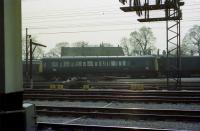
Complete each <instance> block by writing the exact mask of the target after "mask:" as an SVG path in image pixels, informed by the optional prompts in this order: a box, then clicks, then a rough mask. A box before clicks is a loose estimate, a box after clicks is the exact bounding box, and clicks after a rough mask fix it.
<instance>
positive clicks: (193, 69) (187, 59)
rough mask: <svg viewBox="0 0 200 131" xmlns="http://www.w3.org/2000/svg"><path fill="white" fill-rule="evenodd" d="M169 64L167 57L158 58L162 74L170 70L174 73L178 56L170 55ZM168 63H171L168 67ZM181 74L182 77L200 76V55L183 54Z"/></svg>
mask: <svg viewBox="0 0 200 131" xmlns="http://www.w3.org/2000/svg"><path fill="white" fill-rule="evenodd" d="M168 62H169V64H168V63H167V58H166V57H160V58H159V59H158V65H159V72H160V74H162V75H165V74H166V73H167V69H168V70H169V72H171V73H173V71H174V70H175V68H176V66H177V62H176V57H169V59H168ZM167 65H169V66H168V67H167ZM180 71H181V75H182V77H196V76H197V77H199V76H200V56H182V57H181V70H180Z"/></svg>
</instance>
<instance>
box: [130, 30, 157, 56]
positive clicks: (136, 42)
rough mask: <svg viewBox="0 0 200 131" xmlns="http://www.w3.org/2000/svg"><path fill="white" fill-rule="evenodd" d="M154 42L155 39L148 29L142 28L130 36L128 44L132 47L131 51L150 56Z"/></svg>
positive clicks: (153, 48)
mask: <svg viewBox="0 0 200 131" xmlns="http://www.w3.org/2000/svg"><path fill="white" fill-rule="evenodd" d="M155 40H156V38H155V37H154V35H153V32H152V30H151V28H149V27H142V28H140V29H139V31H134V32H132V33H131V34H130V42H131V43H130V44H131V45H132V46H133V51H135V52H136V53H138V52H140V55H148V54H151V52H152V51H153V50H155V46H154V43H155Z"/></svg>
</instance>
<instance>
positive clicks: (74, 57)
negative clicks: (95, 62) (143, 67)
mask: <svg viewBox="0 0 200 131" xmlns="http://www.w3.org/2000/svg"><path fill="white" fill-rule="evenodd" d="M117 58H121V59H129V58H136V59H137V58H140V59H141V58H144V59H145V58H156V56H65V57H57V58H43V59H46V60H47V59H48V60H56V59H117Z"/></svg>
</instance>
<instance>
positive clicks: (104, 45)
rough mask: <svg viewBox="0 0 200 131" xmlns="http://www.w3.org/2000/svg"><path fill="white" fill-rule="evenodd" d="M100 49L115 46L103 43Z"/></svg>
mask: <svg viewBox="0 0 200 131" xmlns="http://www.w3.org/2000/svg"><path fill="white" fill-rule="evenodd" d="M100 47H113V45H112V44H110V43H103V42H102V43H101V44H100Z"/></svg>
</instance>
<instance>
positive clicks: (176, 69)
mask: <svg viewBox="0 0 200 131" xmlns="http://www.w3.org/2000/svg"><path fill="white" fill-rule="evenodd" d="M179 11H180V9H176V10H175V9H174V10H170V9H168V11H166V12H167V14H166V17H171V16H174V17H178V20H174V21H172V22H171V23H169V21H168V20H167V21H166V28H167V74H166V75H167V87H168V88H170V86H172V84H173V83H171V82H175V83H174V84H175V86H174V87H175V88H176V89H178V88H180V87H181V51H180V19H181V18H179V13H180V12H179ZM169 33H170V34H171V35H170V34H169ZM170 45H171V47H170ZM173 46H175V47H173ZM172 47H173V48H172ZM170 48H171V49H170ZM172 52H175V54H174V55H175V56H174V58H173V57H172V58H170V54H171V53H172ZM170 78H171V80H174V81H170Z"/></svg>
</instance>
